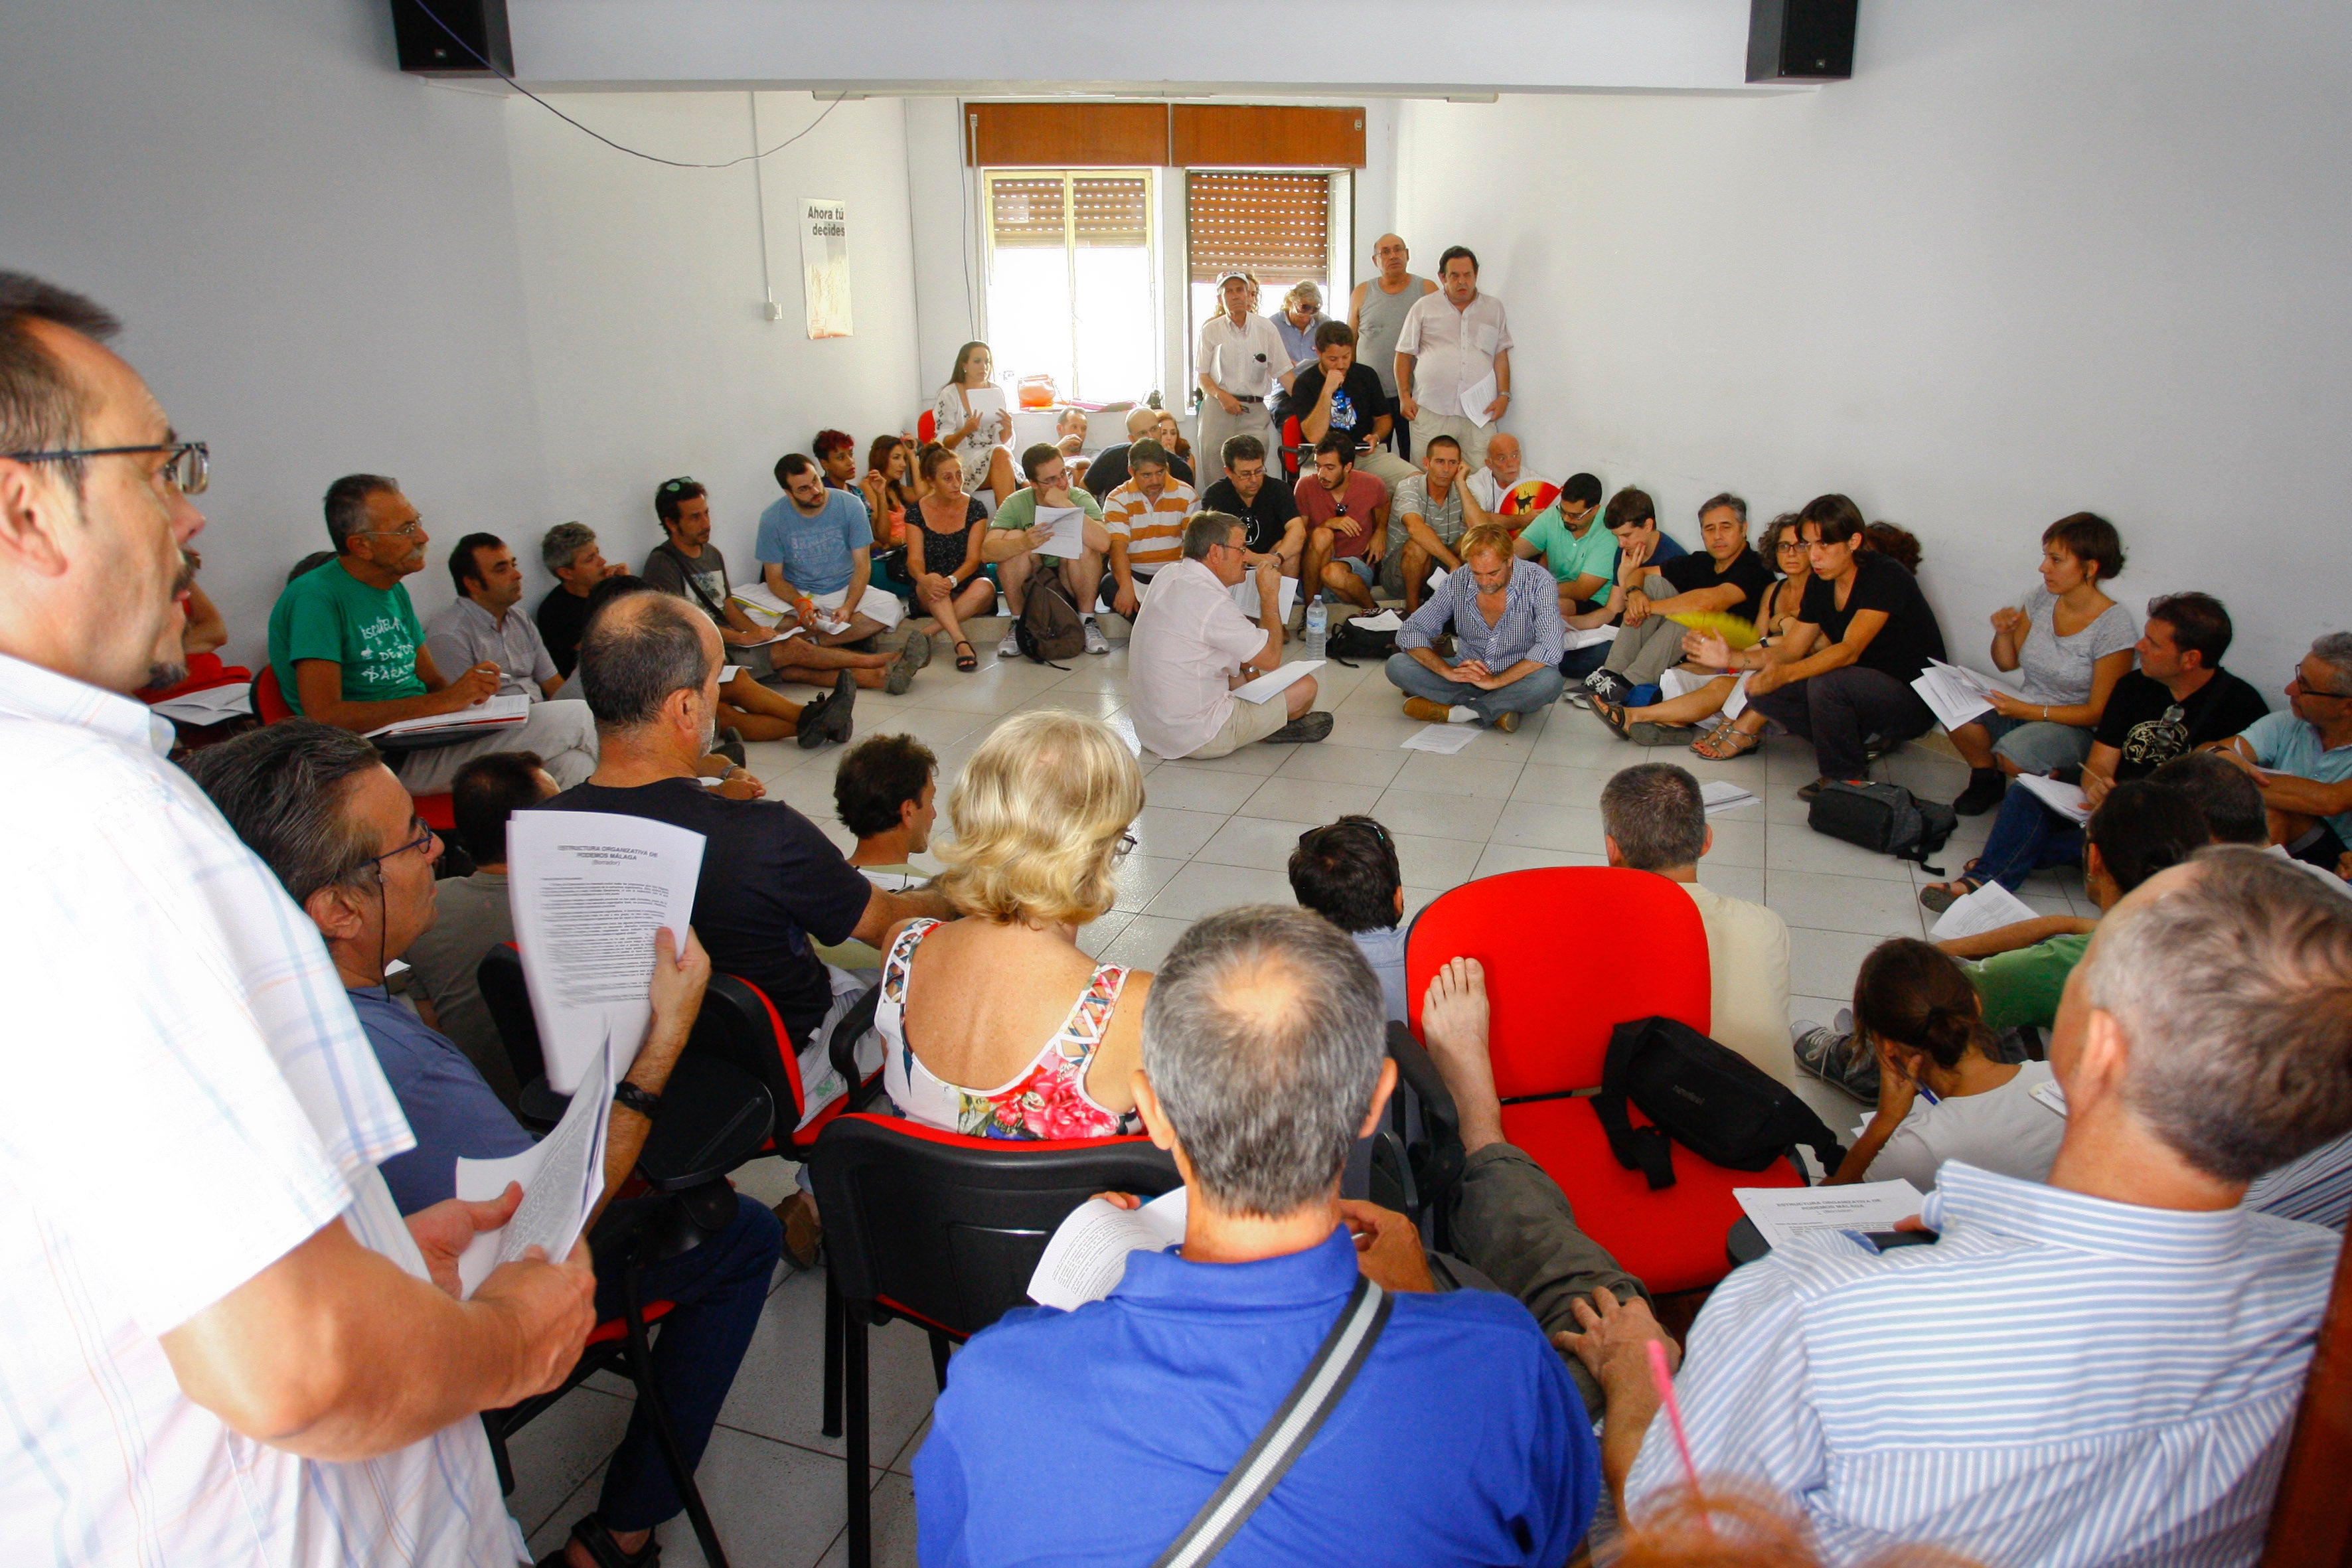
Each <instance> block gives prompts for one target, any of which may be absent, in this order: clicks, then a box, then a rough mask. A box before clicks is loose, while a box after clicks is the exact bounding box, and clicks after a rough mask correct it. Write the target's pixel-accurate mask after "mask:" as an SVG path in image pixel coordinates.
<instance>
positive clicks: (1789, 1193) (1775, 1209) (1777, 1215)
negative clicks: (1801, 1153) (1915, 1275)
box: [1731, 1177, 1926, 1247]
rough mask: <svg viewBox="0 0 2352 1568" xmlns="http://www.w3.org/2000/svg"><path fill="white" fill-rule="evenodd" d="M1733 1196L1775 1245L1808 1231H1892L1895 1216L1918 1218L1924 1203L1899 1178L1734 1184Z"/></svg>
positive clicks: (1907, 1184) (1921, 1198)
mask: <svg viewBox="0 0 2352 1568" xmlns="http://www.w3.org/2000/svg"><path fill="white" fill-rule="evenodd" d="M1731 1195H1732V1196H1733V1197H1735V1198H1738V1200H1739V1206H1740V1207H1741V1208H1743V1209H1745V1210H1746V1211H1747V1212H1748V1218H1749V1219H1751V1220H1753V1221H1755V1222H1756V1228H1757V1230H1758V1231H1759V1232H1760V1233H1762V1235H1763V1237H1764V1239H1765V1241H1766V1242H1767V1243H1768V1244H1769V1245H1771V1246H1773V1247H1780V1246H1782V1245H1784V1244H1785V1243H1787V1242H1789V1241H1791V1240H1793V1239H1795V1238H1796V1237H1800V1236H1802V1235H1804V1234H1806V1233H1807V1232H1808V1231H1816V1230H1893V1229H1894V1228H1895V1221H1896V1220H1901V1219H1911V1218H1914V1217H1916V1215H1918V1213H1919V1205H1920V1204H1921V1203H1923V1202H1924V1201H1926V1200H1925V1198H1924V1196H1923V1194H1921V1193H1920V1191H1919V1189H1918V1188H1916V1187H1915V1186H1913V1185H1912V1184H1910V1183H1908V1182H1906V1181H1904V1180H1902V1179H1901V1178H1899V1177H1898V1178H1897V1179H1895V1181H1892V1182H1856V1183H1854V1184H1852V1185H1850V1186H1843V1187H1734V1188H1732V1189H1731Z"/></svg>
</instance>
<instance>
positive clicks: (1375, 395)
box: [1290, 364, 1395, 442]
mask: <svg viewBox="0 0 2352 1568" xmlns="http://www.w3.org/2000/svg"><path fill="white" fill-rule="evenodd" d="M1323 380H1324V376H1323V367H1322V366H1321V365H1320V364H1310V365H1308V366H1307V368H1306V369H1305V370H1302V371H1300V372H1299V373H1298V379H1297V381H1295V382H1293V383H1292V384H1291V386H1290V413H1291V414H1292V415H1293V416H1295V417H1297V420H1298V421H1299V423H1300V424H1302V425H1303V424H1305V423H1306V420H1307V416H1308V415H1310V414H1312V413H1314V412H1315V405H1316V403H1317V402H1318V400H1320V399H1321V397H1322V395H1323ZM1394 412H1395V410H1394V409H1393V408H1392V407H1391V405H1390V404H1389V395H1388V394H1387V393H1385V392H1382V391H1381V378H1380V377H1379V376H1377V375H1374V374H1372V371H1371V367H1370V365H1362V364H1351V365H1349V367H1348V374H1347V377H1346V379H1345V380H1343V381H1341V382H1340V383H1339V391H1338V392H1336V393H1333V394H1332V395H1331V428H1332V429H1334V430H1336V431H1338V432H1339V434H1340V435H1342V436H1353V437H1356V439H1357V440H1358V441H1359V442H1364V441H1369V440H1370V439H1371V438H1372V426H1373V425H1374V424H1376V423H1377V422H1378V421H1379V419H1380V416H1381V415H1383V414H1392V413H1394Z"/></svg>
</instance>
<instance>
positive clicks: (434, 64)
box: [392, 0, 514, 76]
mask: <svg viewBox="0 0 2352 1568" xmlns="http://www.w3.org/2000/svg"><path fill="white" fill-rule="evenodd" d="M436 17H438V18H439V21H437V22H436V20H435V18H436ZM443 24H446V26H443ZM452 33H455V34H456V35H457V37H454V38H453V37H450V36H449V35H450V34H452ZM392 37H393V41H394V43H395V44H396V45H398V46H399V49H400V68H401V69H402V70H404V71H411V72H414V73H415V74H416V75H418V76H496V75H498V74H499V73H500V72H504V73H505V74H506V75H508V76H512V75H514V39H513V37H512V36H511V35H509V33H508V31H507V0H392ZM460 40H463V42H460ZM468 51H471V52H468ZM476 56H479V57H480V58H476ZM483 60H488V61H489V62H490V63H489V66H488V67H486V66H484V65H483V64H482V61H483ZM493 67H494V68H495V69H493Z"/></svg>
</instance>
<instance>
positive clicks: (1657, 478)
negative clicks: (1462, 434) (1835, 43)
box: [1399, 0, 2352, 702]
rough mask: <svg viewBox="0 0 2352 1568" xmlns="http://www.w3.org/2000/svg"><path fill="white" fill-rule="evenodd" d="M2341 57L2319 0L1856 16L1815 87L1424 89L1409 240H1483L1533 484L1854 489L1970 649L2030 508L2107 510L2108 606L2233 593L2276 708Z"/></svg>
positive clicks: (1671, 519) (2338, 157) (2340, 181)
mask: <svg viewBox="0 0 2352 1568" xmlns="http://www.w3.org/2000/svg"><path fill="white" fill-rule="evenodd" d="M2347 79H2352V12H2347V11H2346V10H2345V9H2343V8H2342V7H2340V6H2323V5H2316V4H2305V5H2265V6H2227V7H2225V6H2221V5H2211V4H2188V3H2185V0H2168V3H2160V4H2159V3H2150V4H2145V5H2133V6H2128V7H2124V6H2116V5H2106V4H2098V3H2095V0H1979V3H1978V4H1975V5H1966V6H1959V5H1870V6H1866V7H1864V12H1863V30H1862V33H1861V36H1860V38H1859V41H1858V49H1857V56H1856V60H1855V79H1854V80H1853V81H1852V82H1851V83H1847V84H1843V85H1840V86H1837V87H1833V88H1830V89H1824V90H1823V91H1822V92H1819V93H1817V94H1812V95H1807V96H1796V97H1787V98H1772V99H1741V100H1734V99H1719V98H1710V99H1691V98H1659V97H1635V96H1620V97H1601V96H1586V97H1563V98H1551V99H1528V98H1521V99H1508V100H1505V101H1503V102H1501V103H1498V104H1496V105H1493V106H1491V107H1489V106H1466V105H1450V104H1430V103H1413V104H1408V105H1406V106H1405V107H1404V111H1403V112H1404V124H1403V127H1402V133H1401V152H1400V194H1399V202H1400V207H1401V209H1402V210H1401V214H1400V217H1401V226H1402V229H1403V231H1404V232H1405V233H1406V235H1407V236H1408V237H1410V238H1411V239H1412V241H1413V242H1414V245H1415V247H1416V249H1417V250H1423V249H1425V250H1427V251H1429V252H1430V253H1431V254H1434V252H1435V250H1436V248H1437V247H1441V246H1443V245H1445V244H1449V243H1454V242H1456V241H1459V242H1462V243H1466V244H1469V245H1471V246H1473V247H1475V248H1476V249H1477V250H1478V252H1479V254H1480V256H1481V258H1482V259H1483V260H1484V262H1485V264H1486V270H1485V277H1484V282H1485V285H1486V287H1487V288H1488V289H1491V290H1492V291H1493V292H1495V293H1496V294H1498V295H1499V296H1501V297H1502V298H1503V300H1505V301H1506V302H1507V305H1508V307H1509V309H1510V311H1511V317H1512V329H1513V331H1514V334H1515V336H1516V337H1517V341H1518V344H1519V347H1518V350H1517V353H1515V354H1514V356H1513V370H1514V383H1515V388H1516V390H1517V392H1518V394H1519V395H1518V398H1517V405H1516V407H1515V408H1514V409H1513V411H1512V417H1511V419H1510V422H1509V423H1510V425H1511V426H1512V427H1514V428H1516V429H1517V430H1518V431H1519V432H1521V433H1522V434H1523V435H1524V436H1525V437H1526V440H1527V443H1528V449H1529V452H1530V456H1531V458H1532V459H1533V461H1534V462H1535V463H1536V465H1537V466H1538V468H1540V469H1541V470H1542V471H1544V472H1546V473H1548V474H1549V475H1551V476H1552V477H1554V478H1558V477H1559V476H1560V475H1561V474H1562V473H1563V472H1565V471H1569V470H1572V469H1575V468H1591V469H1592V470H1594V471H1596V472H1598V473H1599V474H1601V477H1602V478H1603V479H1605V480H1606V481H1607V482H1608V483H1609V484H1610V485H1612V487H1614V486H1617V485H1622V484H1627V483H1639V484H1643V485H1644V486H1647V487H1649V488H1651V489H1653V490H1654V493H1655V495H1656V497H1657V500H1658V502H1659V506H1660V510H1661V513H1662V514H1663V516H1664V518H1665V520H1666V522H1667V526H1668V527H1669V528H1670V529H1675V528H1679V529H1680V530H1681V531H1683V533H1684V535H1685V541H1686V542H1688V536H1689V533H1690V531H1691V527H1692V525H1691V524H1690V522H1689V515H1690V512H1691V509H1692V508H1693V507H1694V506H1695V505H1696V503H1697V502H1698V501H1699V500H1702V499H1704V498H1705V497H1706V495H1708V494H1709V493H1711V492H1713V491H1715V490H1717V489H1724V488H1731V489H1737V490H1739V491H1740V492H1742V493H1744V494H1745V495H1746V496H1747V498H1748V500H1749V502H1750V503H1751V505H1752V506H1753V507H1754V508H1755V510H1756V511H1757V513H1758V514H1759V515H1761V516H1769V515H1770V514H1771V513H1773V512H1775V511H1778V510H1783V509H1785V508H1789V507H1791V506H1795V505H1798V504H1801V502H1803V501H1804V500H1806V499H1807V498H1808V497H1809V496H1811V495H1812V494H1814V493H1816V492H1818V491H1822V490H1825V489H1844V490H1846V491H1848V492H1849V493H1851V494H1852V495H1853V497H1854V499H1855V500H1857V501H1859V502H1860V503H1861V504H1862V506H1863V508H1864V511H1865V512H1866V513H1867V514H1868V515H1870V516H1872V517H1874V518H1875V517H1885V518H1889V519H1892V520H1894V521H1897V522H1900V523H1902V524H1904V525H1905V526H1906V527H1908V528H1910V529H1912V530H1914V531H1916V532H1917V533H1918V534H1919V535H1920V537H1921V538H1922V540H1924V541H1925V542H1926V546H1927V568H1926V571H1925V573H1924V574H1923V575H1924V581H1925V583H1926V585H1927V590H1928V594H1929V596H1930V597H1931V598H1932V599H1933V600H1934V601H1935V602H1936V604H1937V608H1938V610H1939V612H1940V613H1941V615H1942V616H1943V620H1944V626H1945V630H1946V634H1947V636H1948V638H1949V639H1950V641H1951V643H1952V646H1953V647H1954V650H1955V651H1956V652H1957V653H1959V654H1961V655H1962V656H1963V657H1966V658H1969V660H1970V661H1971V662H1976V663H1979V664H1980V665H1981V664H1982V663H1983V662H1984V660H1985V658H1986V647H1985V645H1986V643H1987V642H1988V640H1989V638H1990V632H1989V630H1988V629H1987V627H1986V625H1985V617H1986V616H1987V615H1988V614H1989V613H1990V611H1991V610H1992V609H1993V607H1994V606H1995V605H1998V604H2000V603H2002V602H2004V601H2013V600H2014V598H2015V597H2016V596H2017V595H2020V594H2021V593H2022V592H2023V591H2024V590H2025V589H2026V588H2027V587H2028V586H2029V585H2030V584H2032V582H2033V567H2034V563H2035V559H2036V556H2037V553H2038V543H2037V541H2038V538H2039V534H2040V531H2041V529H2042V526H2043V525H2045V524H2046V523H2048V522H2049V521H2052V520H2053V519H2055V518H2057V517H2059V516H2061V515H2063V514H2064V513H2066V512H2070V511H2073V510H2078V509H2090V510H2096V511H2099V512H2102V513H2104V514H2105V515H2106V516H2108V517H2109V518H2111V519H2113V520H2114V521H2115V522H2116V524H2117V526H2118V527H2120V528H2121V529H2122V531H2123V532H2124V536H2125V540H2126V544H2127V546H2128V547H2129V549H2130V552H2131V563H2130V565H2129V568H2128V570H2127V571H2126V574H2125V575H2124V576H2123V577H2121V578H2120V579H2118V581H2117V584H2116V595H2117V597H2118V598H2119V599H2120V600H2121V601H2122V602H2125V603H2127V604H2131V605H2134V606H2135V607H2137V605H2139V604H2141V603H2144V602H2145V600H2146V599H2147V597H2149V596H2150V595H2154V594H2157V593H2158V592H2163V591H2168V590H2176V589H2180V588H2186V587H2192V586H2193V587H2200V588H2205V589H2208V590H2210V591H2212V592H2214V593H2217V594H2219V595H2221V596H2222V598H2223V599H2224V600H2225V601H2226V602H2227V603H2228V604H2229V605H2231V609H2232V611H2233V615H2234V618H2235V620H2236V623H2237V625H2238V627H2239V644H2238V647H2237V648H2236V649H2235V650H2233V651H2232V653H2231V657H2230V660H2229V662H2230V663H2231V665H2232V666H2233V667H2235V668H2238V669H2240V670H2241V672H2242V673H2243V674H2245V675H2246V676H2247V677H2248V678H2249V679H2253V680H2254V681H2255V682H2256V683H2257V684H2258V685H2260V686H2261V687H2262V688H2263V689H2264V690H2265V691H2266V692H2269V693H2271V694H2272V700H2273V702H2277V701H2278V700H2279V699H2278V697H2277V696H2276V693H2275V689H2276V688H2277V687H2278V686H2279V685H2280V684H2282V683H2283V682H2284V679H2285V677H2286V675H2287V674H2288V673H2289V667H2290V665H2291V664H2292V662H2293V660H2294V658H2295V657H2297V656H2298V655H2299V653H2300V652H2301V650H2302V649H2303V647H2305V645H2306V644H2307V642H2308V640H2309V639H2310V638H2311V637H2313V636H2314V635H2315V634H2316V633H2318V632H2321V631H2324V630H2329V629H2335V628H2339V627H2342V626H2346V625H2347V622H2352V608H2347V605H2346V593H2345V575H2344V574H2343V572H2342V571H2341V570H2339V569H2337V568H2336V565H2335V563H2334V559H2333V554H2334V552H2333V545H2334V542H2335V535H2336V534H2337V533H2339V532H2340V531H2341V525H2340V522H2339V517H2340V515H2341V513H2342V511H2343V501H2344V496H2345V493H2346V490H2345V472H2346V468H2345V461H2344V455H2343V454H2344V451H2345V439H2346V437H2345V430H2346V427H2347V415H2352V356H2347V326H2352V291H2347V289H2346V286H2345V278H2346V274H2345V258H2346V256H2347V254H2352V139H2347V137H2346V135H2345V133H2344V132H2345V124H2344V114H2345V107H2346V100H2345V94H2344V83H2345V81H2346V80H2347Z"/></svg>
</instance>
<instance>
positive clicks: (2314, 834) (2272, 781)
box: [2217, 632, 2352, 871]
mask: <svg viewBox="0 0 2352 1568" xmlns="http://www.w3.org/2000/svg"><path fill="white" fill-rule="evenodd" d="M2286 695H2287V702H2288V705H2289V709H2290V710H2289V711H2287V712H2284V713H2273V714H2271V715H2270V716H2268V717H2267V718H2263V719H2257V720H2255V721H2253V722H2252V724H2249V725H2248V726H2246V729H2245V731H2244V732H2243V733H2242V734H2240V735H2237V736H2234V737H2232V738H2231V739H2230V740H2227V741H2224V742H2221V745H2220V746H2219V747H2218V748H2217V749H2218V750H2220V751H2221V754H2222V755H2223V756H2226V757H2229V758H2231V759H2232V760H2234V761H2235V762H2236V763H2238V764H2239V765H2240V766H2241V767H2243V768H2245V769H2246V771H2247V772H2248V773H2251V774H2252V775H2253V780H2254V784H2255V787H2257V788H2258V789H2260V790H2261V791H2262V794H2263V805H2265V806H2267V807H2268V808H2269V810H2270V816H2271V837H2272V839H2273V841H2274V842H2277V843H2280V844H2284V845H2285V846H2286V848H2287V853H2288V854H2290V855H2293V856H2294V858H2296V859H2298V860H2308V861H2310V862H2311V863H2312V864H2313V865H2315V866H2318V867H2320V868H2323V869H2326V870H2330V871H2333V870H2334V869H2336V862H2337V861H2338V860H2339V859H2341V858H2343V855H2344V852H2345V850H2346V849H2347V848H2352V632H2330V633H2328V634H2327V635H2326V637H2321V638H2320V639H2319V640H2318V641H2317V642H2315V643H2313V644H2312V645H2311V651H2310V652H2309V653H2307V654H2305V655H2304V657H2303V662H2302V663H2301V664H2300V665H2298V666H2296V667H2295V672H2294V679H2293V680H2290V681H2288V682H2287V685H2286Z"/></svg>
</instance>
